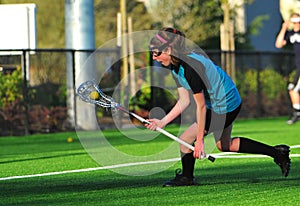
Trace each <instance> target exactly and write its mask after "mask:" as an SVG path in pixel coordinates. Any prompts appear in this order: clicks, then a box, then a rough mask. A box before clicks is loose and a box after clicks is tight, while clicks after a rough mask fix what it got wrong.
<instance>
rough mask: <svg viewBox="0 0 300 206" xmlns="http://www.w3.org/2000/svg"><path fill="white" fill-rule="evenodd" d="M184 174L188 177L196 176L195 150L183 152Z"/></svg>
mask: <svg viewBox="0 0 300 206" xmlns="http://www.w3.org/2000/svg"><path fill="white" fill-rule="evenodd" d="M181 164H182V175H183V176H185V177H188V178H194V166H195V158H194V156H193V152H191V153H183V152H181Z"/></svg>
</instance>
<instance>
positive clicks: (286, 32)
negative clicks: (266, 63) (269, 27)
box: [275, 13, 300, 124]
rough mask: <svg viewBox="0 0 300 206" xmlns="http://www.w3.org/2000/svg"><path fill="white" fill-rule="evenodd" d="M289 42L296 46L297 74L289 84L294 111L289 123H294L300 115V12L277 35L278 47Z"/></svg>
mask: <svg viewBox="0 0 300 206" xmlns="http://www.w3.org/2000/svg"><path fill="white" fill-rule="evenodd" d="M290 28H292V29H290ZM288 43H289V44H292V45H293V47H294V52H295V60H296V75H295V77H294V80H293V82H290V83H289V85H288V91H289V96H290V99H291V104H292V107H293V112H292V115H291V117H290V119H289V120H288V121H287V124H294V123H295V122H297V121H298V119H299V117H300V15H299V14H298V13H294V14H292V15H291V18H290V20H289V21H285V22H284V23H283V24H282V27H281V30H280V32H279V33H278V35H277V37H276V42H275V46H276V48H282V47H283V46H285V45H287V44H288Z"/></svg>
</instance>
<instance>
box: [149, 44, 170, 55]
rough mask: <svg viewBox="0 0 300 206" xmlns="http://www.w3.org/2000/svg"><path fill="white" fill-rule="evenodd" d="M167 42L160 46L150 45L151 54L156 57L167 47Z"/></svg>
mask: <svg viewBox="0 0 300 206" xmlns="http://www.w3.org/2000/svg"><path fill="white" fill-rule="evenodd" d="M168 46H169V44H163V45H161V46H160V47H150V48H149V50H150V54H151V56H154V57H158V56H160V55H161V54H162V51H163V50H165V49H166V48H168Z"/></svg>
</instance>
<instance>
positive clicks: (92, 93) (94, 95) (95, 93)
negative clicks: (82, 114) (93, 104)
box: [90, 91, 99, 99]
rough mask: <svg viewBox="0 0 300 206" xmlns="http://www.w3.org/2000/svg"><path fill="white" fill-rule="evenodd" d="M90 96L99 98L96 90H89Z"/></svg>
mask: <svg viewBox="0 0 300 206" xmlns="http://www.w3.org/2000/svg"><path fill="white" fill-rule="evenodd" d="M90 98H91V99H99V93H98V92H96V91H93V92H91V94H90Z"/></svg>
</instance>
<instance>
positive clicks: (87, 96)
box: [77, 80, 119, 108]
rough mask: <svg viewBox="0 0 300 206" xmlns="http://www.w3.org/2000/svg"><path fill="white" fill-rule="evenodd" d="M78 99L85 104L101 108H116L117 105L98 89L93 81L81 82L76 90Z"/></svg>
mask: <svg viewBox="0 0 300 206" xmlns="http://www.w3.org/2000/svg"><path fill="white" fill-rule="evenodd" d="M77 94H78V96H79V98H80V99H81V100H82V101H84V102H87V103H90V104H96V105H98V106H100V107H103V108H117V107H118V105H119V104H118V103H116V102H115V101H114V99H113V98H112V97H110V96H108V95H106V94H104V92H103V91H102V90H101V89H100V87H99V86H98V84H97V83H96V82H95V81H93V80H88V81H86V82H83V83H82V84H81V85H80V86H79V87H78V89H77Z"/></svg>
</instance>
